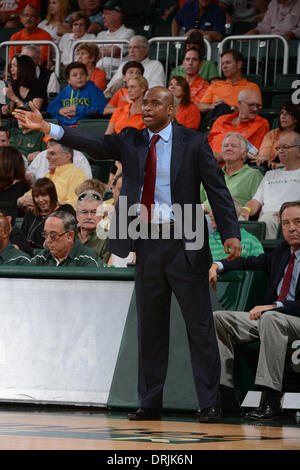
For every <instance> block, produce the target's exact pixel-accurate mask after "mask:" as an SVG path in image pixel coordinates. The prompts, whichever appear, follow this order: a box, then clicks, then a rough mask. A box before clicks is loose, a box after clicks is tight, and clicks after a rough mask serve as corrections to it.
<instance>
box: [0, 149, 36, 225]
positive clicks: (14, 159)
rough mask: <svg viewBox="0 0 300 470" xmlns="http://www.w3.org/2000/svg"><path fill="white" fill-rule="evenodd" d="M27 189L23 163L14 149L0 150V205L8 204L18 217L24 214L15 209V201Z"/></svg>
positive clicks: (19, 154) (18, 152) (19, 153)
mask: <svg viewBox="0 0 300 470" xmlns="http://www.w3.org/2000/svg"><path fill="white" fill-rule="evenodd" d="M28 189H29V184H28V182H27V181H26V178H25V163H24V160H23V157H22V155H21V152H20V151H19V150H18V149H16V148H15V147H1V148H0V203H1V202H10V203H11V204H12V205H13V207H14V208H15V211H16V212H17V216H18V217H22V216H23V215H24V212H23V211H22V210H20V209H19V210H18V209H17V200H18V198H19V197H21V196H23V194H24V193H26V191H28Z"/></svg>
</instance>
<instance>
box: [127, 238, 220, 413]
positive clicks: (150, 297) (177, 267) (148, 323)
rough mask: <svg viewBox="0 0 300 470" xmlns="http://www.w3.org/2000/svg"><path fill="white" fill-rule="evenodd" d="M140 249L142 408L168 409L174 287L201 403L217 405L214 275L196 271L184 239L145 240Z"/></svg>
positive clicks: (140, 379)
mask: <svg viewBox="0 0 300 470" xmlns="http://www.w3.org/2000/svg"><path fill="white" fill-rule="evenodd" d="M136 251H137V265H136V278H135V287H136V301H137V314H138V343H139V370H138V395H139V400H140V406H141V407H143V408H156V409H158V408H162V401H163V387H164V383H165V378H166V374H167V366H168V353H169V326H170V304H171V295H172V291H173V292H174V294H175V296H176V298H177V300H178V303H179V305H180V308H181V311H182V315H183V317H184V320H185V324H186V330H187V335H188V341H189V347H190V354H191V362H192V370H193V375H194V380H195V386H196V391H197V396H198V400H199V407H200V408H206V407H209V406H216V405H217V403H218V389H219V383H220V358H219V351H218V346H217V340H216V335H215V329H214V322H213V316H212V309H211V303H210V296H209V283H208V273H204V274H199V273H195V272H193V270H192V268H191V265H190V263H189V261H188V259H187V256H186V253H185V251H184V248H183V242H182V241H181V240H176V239H171V240H162V239H158V240H153V239H148V240H142V239H140V240H138V242H137V250H136ZM179 334H180V332H179ZM179 380H180V377H179Z"/></svg>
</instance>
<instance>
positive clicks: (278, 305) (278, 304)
mask: <svg viewBox="0 0 300 470" xmlns="http://www.w3.org/2000/svg"><path fill="white" fill-rule="evenodd" d="M274 304H276V307H283V303H282V302H274Z"/></svg>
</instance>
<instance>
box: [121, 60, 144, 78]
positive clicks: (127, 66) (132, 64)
mask: <svg viewBox="0 0 300 470" xmlns="http://www.w3.org/2000/svg"><path fill="white" fill-rule="evenodd" d="M131 68H135V69H139V70H140V71H141V74H142V75H144V70H145V69H144V67H143V64H141V63H140V62H137V61H136V60H129V61H128V62H126V64H124V65H123V68H122V74H123V75H125V73H126V72H127V70H128V69H131Z"/></svg>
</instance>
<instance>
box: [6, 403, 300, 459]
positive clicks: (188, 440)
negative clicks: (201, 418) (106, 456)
mask: <svg viewBox="0 0 300 470" xmlns="http://www.w3.org/2000/svg"><path fill="white" fill-rule="evenodd" d="M127 412H128V411H127V410H117V411H116V410H103V409H99V408H97V409H90V408H78V407H71V408H68V407H57V406H56V407H51V406H26V405H16V404H0V450H30V451H32V450H106V451H114V452H115V451H124V450H126V451H144V450H148V451H157V450H158V451H174V452H177V451H186V452H193V451H199V450H299V449H300V416H298V415H295V412H292V413H291V414H289V415H288V416H286V417H284V418H281V419H280V420H277V421H272V422H269V423H258V422H250V421H247V420H244V419H242V418H235V419H230V418H224V419H223V420H222V421H221V422H220V423H214V424H205V423H199V422H198V421H197V417H196V415H194V414H192V413H189V414H180V413H170V414H168V413H165V414H164V415H163V418H162V420H161V421H141V422H135V421H128V420H127ZM113 456H115V454H114V453H112V458H116V457H113ZM132 468H133V467H132ZM141 468H142V467H141Z"/></svg>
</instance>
